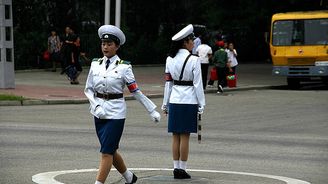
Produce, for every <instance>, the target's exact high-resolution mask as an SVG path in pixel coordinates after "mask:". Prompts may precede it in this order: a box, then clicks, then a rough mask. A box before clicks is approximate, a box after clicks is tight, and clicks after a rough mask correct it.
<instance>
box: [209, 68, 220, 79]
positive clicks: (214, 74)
mask: <svg viewBox="0 0 328 184" xmlns="http://www.w3.org/2000/svg"><path fill="white" fill-rule="evenodd" d="M210 80H212V81H215V80H218V76H217V74H216V68H215V67H213V68H212V69H211V76H210Z"/></svg>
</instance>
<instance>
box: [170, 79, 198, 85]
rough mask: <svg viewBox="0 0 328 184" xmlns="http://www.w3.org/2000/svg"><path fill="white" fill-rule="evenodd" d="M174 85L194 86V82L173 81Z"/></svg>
mask: <svg viewBox="0 0 328 184" xmlns="http://www.w3.org/2000/svg"><path fill="white" fill-rule="evenodd" d="M173 84H174V85H179V86H193V85H194V82H193V81H177V80H173Z"/></svg>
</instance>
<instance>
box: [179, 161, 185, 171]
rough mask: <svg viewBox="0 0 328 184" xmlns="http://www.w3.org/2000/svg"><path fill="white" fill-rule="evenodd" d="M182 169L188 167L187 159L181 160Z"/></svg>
mask: <svg viewBox="0 0 328 184" xmlns="http://www.w3.org/2000/svg"><path fill="white" fill-rule="evenodd" d="M180 169H183V170H186V169H187V161H181V160H180Z"/></svg>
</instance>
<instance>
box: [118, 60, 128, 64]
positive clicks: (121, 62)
mask: <svg viewBox="0 0 328 184" xmlns="http://www.w3.org/2000/svg"><path fill="white" fill-rule="evenodd" d="M116 64H117V65H120V64H125V65H129V64H131V62H130V61H125V60H117V61H116Z"/></svg>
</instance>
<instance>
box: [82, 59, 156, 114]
mask: <svg viewBox="0 0 328 184" xmlns="http://www.w3.org/2000/svg"><path fill="white" fill-rule="evenodd" d="M107 60H108V58H107V57H106V56H104V57H103V58H101V59H99V60H98V61H94V62H92V63H91V67H90V71H89V75H88V78H87V81H86V85H85V90H84V93H85V95H86V96H87V98H88V99H89V102H90V113H91V114H93V115H94V116H96V114H95V108H96V106H97V105H100V106H101V107H102V108H103V109H104V111H105V114H106V115H105V117H104V118H105V119H125V117H126V104H125V100H124V98H119V99H111V100H105V99H103V98H98V97H96V96H95V93H96V92H98V93H103V94H105V93H110V94H117V93H123V92H124V88H125V85H128V87H129V90H130V92H131V93H133V95H134V97H135V98H136V97H139V98H136V99H137V100H138V101H140V102H141V103H142V104H143V105H144V106H145V108H146V109H147V110H148V112H152V111H153V110H154V109H155V108H156V105H155V104H153V103H152V102H151V101H150V100H149V99H148V98H147V97H146V96H144V95H143V94H142V93H141V92H140V90H139V89H138V86H137V84H136V81H135V77H134V74H133V72H132V66H131V65H130V64H124V63H123V64H122V63H119V62H120V61H121V59H120V58H119V57H118V56H117V55H115V56H113V57H111V58H110V64H109V67H108V69H106V61H107ZM140 99H141V100H140Z"/></svg>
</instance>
